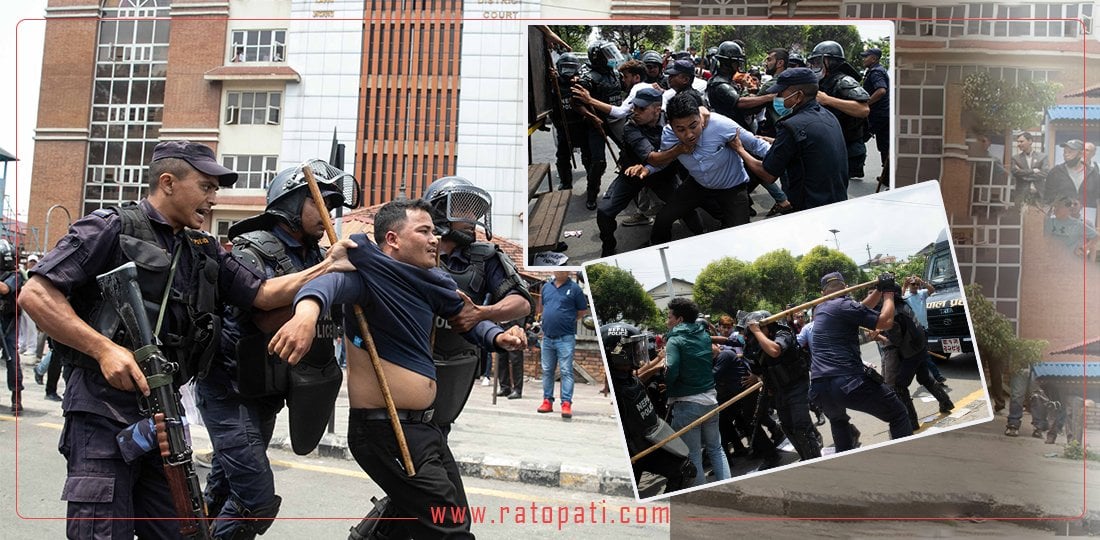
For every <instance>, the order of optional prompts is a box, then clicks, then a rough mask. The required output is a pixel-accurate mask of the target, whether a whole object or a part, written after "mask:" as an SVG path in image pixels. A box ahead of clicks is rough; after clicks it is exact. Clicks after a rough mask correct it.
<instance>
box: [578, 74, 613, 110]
mask: <svg viewBox="0 0 1100 540" xmlns="http://www.w3.org/2000/svg"><path fill="white" fill-rule="evenodd" d="M581 85H582V86H584V87H585V88H586V89H588V91H589V92H591V93H592V97H594V98H596V99H598V100H600V101H602V102H604V103H607V104H608V105H615V106H618V105H622V103H623V83H622V79H620V78H619V72H618V71H611V72H609V73H600V72H599V71H596V70H594V69H588V70H585V71H584V73H581Z"/></svg>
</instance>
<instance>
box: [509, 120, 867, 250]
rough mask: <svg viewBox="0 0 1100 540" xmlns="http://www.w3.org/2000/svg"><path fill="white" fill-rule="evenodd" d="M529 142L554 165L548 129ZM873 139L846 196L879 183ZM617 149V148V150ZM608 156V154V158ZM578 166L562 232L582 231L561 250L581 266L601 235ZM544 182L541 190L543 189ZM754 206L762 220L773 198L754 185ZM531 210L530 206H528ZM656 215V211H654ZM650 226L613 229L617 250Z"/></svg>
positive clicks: (644, 237) (677, 232)
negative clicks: (859, 175) (858, 178)
mask: <svg viewBox="0 0 1100 540" xmlns="http://www.w3.org/2000/svg"><path fill="white" fill-rule="evenodd" d="M527 140H528V141H529V143H530V144H531V159H532V161H533V162H534V163H550V164H553V163H554V162H555V161H556V158H555V157H554V156H555V152H556V150H555V148H556V147H555V145H554V137H553V135H552V133H551V132H549V131H536V132H535V133H534V134H532V135H531V136H530V137H528V138H527ZM874 144H875V143H874V141H873V140H872V141H871V143H870V146H869V148H870V151H869V152H868V153H867V164H866V166H865V169H864V173H865V174H864V177H865V178H866V179H867V180H865V181H862V182H860V181H853V182H850V183H849V185H848V198H849V199H854V198H856V197H862V196H864V195H868V194H871V193H874V192H875V188H876V187H877V186H878V184H877V182H875V180H874V178H877V177H878V176H879V174H881V173H882V163H881V160H880V158H879V154H878V150H876V149H875V148H874ZM617 152H618V150H616V153H617ZM608 159H610V157H609V158H608ZM577 167H578V169H575V170H574V171H573V177H574V180H573V195H574V196H573V197H572V198H571V199H570V202H569V210H568V212H567V213H566V220H565V226H564V227H563V231H581V236H580V237H572V238H565V239H564V240H565V242H566V244H568V246H569V249H567V250H566V251H564V252H563V253H565V254H566V255H568V256H569V260H568V261H567V262H566V264H567V265H569V266H580V265H581V264H582V263H584V262H587V261H590V260H593V259H598V258H599V257H600V237H599V229H598V228H597V227H596V211H595V210H588V209H586V208H585V207H584V200H585V189H586V188H585V186H586V181H585V177H584V169H583V167H582V166H581V163H580V152H579V151H578V152H577ZM551 169H552V176H553V179H554V188H555V189H557V187H558V185H559V184H560V183H561V182H560V181H559V179H558V172H557V168H556V167H555V166H554V165H551ZM615 176H616V173H615V166H614V164H612V163H610V162H609V163H608V170H607V171H606V172H605V173H604V175H603V179H602V181H601V183H600V187H601V191H600V193H601V196H602V194H603V193H604V191H605V190H606V189H607V188H608V187H609V186H610V185H611V182H612V181H613V180H614V179H615ZM545 190H546V186H545V184H544V185H543V186H542V188H541V190H540V191H545ZM752 200H753V203H754V204H753V207H754V208H755V209H756V212H757V215H756V217H754V218H752V221H754V222H755V221H759V220H762V219H765V217H764V215H765V214H767V213H768V210H770V209H771V207H772V205H773V204H774V203H775V201H774V200H773V199H772V198H771V196H769V195H768V192H767V191H765V190H764V189H763V188H757V189H756V190H755V191H754V192H753V193H752ZM528 212H530V208H528ZM635 212H636V208H635V207H634V205H633V204H632V205H630V206H628V207H627V209H626V210H624V211H623V213H622V214H620V215H619V221H620V223H621V222H622V220H623V218H625V217H627V216H629V215H631V214H633V213H635ZM654 215H655V213H654ZM704 222H705V223H707V224H708V227H709V228H710V230H716V229H715V228H714V227H716V226H717V225H718V224H717V222H715V221H713V220H711V219H710V217H709V216H707V215H705V214H704ZM649 231H650V227H645V226H641V227H622V226H621V225H620V227H619V229H618V230H617V231H616V238H617V240H618V249H619V252H620V253H625V252H627V251H632V250H635V249H638V248H641V247H644V246H645V245H646V244H647V243H648V242H649ZM689 236H691V232H690V231H688V230H687V228H685V227H684V226H683V224H682V223H680V222H677V223H676V224H675V225H674V226H673V229H672V238H673V240H674V241H675V240H679V239H681V238H687V237H689Z"/></svg>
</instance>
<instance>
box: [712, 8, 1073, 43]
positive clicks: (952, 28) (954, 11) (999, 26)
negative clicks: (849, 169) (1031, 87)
mask: <svg viewBox="0 0 1100 540" xmlns="http://www.w3.org/2000/svg"><path fill="white" fill-rule="evenodd" d="M704 1H705V0H704ZM732 1H746V0H732ZM898 5H899V4H896V3H893V2H891V3H882V2H876V3H854V4H846V5H845V6H844V14H845V15H846V16H847V17H848V18H852V19H881V18H893V17H895V16H896V14H897V12H898V10H899V9H900V12H901V17H902V19H906V20H900V21H898V35H899V36H924V37H936V38H943V39H950V38H958V37H963V36H967V37H976V36H977V37H992V38H1004V37H1012V38H1016V37H1055V38H1076V37H1078V36H1079V35H1080V33H1081V24H1080V23H1079V22H1078V21H1076V20H1044V19H1077V18H1078V17H1080V18H1081V19H1083V21H1084V22H1085V32H1086V33H1090V32H1091V25H1092V22H1091V18H1092V11H1093V4H1092V3H1091V2H1088V3H1027V4H1022V5H1021V4H1015V3H1007V2H1006V3H998V2H971V3H967V4H960V5H957V6H935V7H927V6H917V5H916V4H915V3H913V2H910V3H905V4H900V6H901V7H900V8H898V7H897V6H898ZM912 19H933V20H912ZM998 19H999V20H998Z"/></svg>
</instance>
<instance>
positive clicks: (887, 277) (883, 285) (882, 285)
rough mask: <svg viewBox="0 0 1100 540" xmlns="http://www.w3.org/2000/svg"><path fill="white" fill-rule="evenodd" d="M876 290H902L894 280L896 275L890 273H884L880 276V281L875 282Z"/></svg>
mask: <svg viewBox="0 0 1100 540" xmlns="http://www.w3.org/2000/svg"><path fill="white" fill-rule="evenodd" d="M875 289H878V290H879V291H881V292H898V291H900V290H901V288H900V287H898V282H897V281H896V280H895V279H894V274H891V273H889V272H883V273H881V274H879V275H878V280H877V281H876V282H875Z"/></svg>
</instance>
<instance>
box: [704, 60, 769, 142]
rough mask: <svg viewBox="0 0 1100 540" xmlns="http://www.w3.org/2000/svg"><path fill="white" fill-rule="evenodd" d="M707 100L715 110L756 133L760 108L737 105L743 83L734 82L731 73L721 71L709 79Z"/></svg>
mask: <svg viewBox="0 0 1100 540" xmlns="http://www.w3.org/2000/svg"><path fill="white" fill-rule="evenodd" d="M707 100H708V101H709V102H710V105H711V107H712V108H713V109H714V112H716V113H718V114H721V115H724V116H728V117H730V118H732V119H733V121H734V122H737V123H738V125H740V126H741V127H743V128H745V129H747V130H749V131H751V132H753V133H756V128H757V125H756V113H757V112H759V111H760V109H759V108H753V109H742V108H740V107H738V106H737V104H738V102H739V101H740V100H741V85H739V84H737V83H736V82H734V80H733V77H732V76H731V75H726V74H724V73H722V72H721V71H719V74H718V75H715V76H713V77H711V78H710V80H709V81H707Z"/></svg>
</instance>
